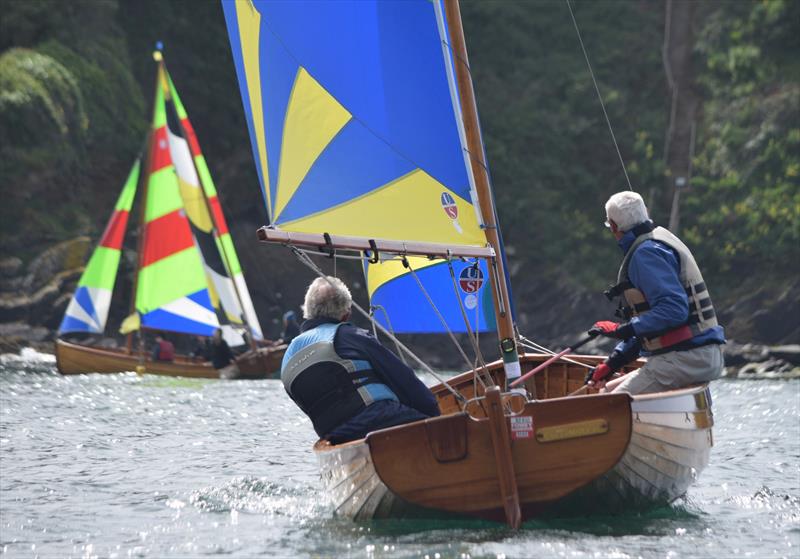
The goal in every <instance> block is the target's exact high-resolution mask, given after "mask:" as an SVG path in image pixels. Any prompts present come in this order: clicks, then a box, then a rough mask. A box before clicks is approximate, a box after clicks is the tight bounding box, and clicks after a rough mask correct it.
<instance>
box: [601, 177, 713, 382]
mask: <svg viewBox="0 0 800 559" xmlns="http://www.w3.org/2000/svg"><path fill="white" fill-rule="evenodd" d="M605 225H606V227H608V228H609V229H610V230H611V232H612V233H613V235H614V238H616V240H617V244H619V247H620V248H621V249H622V252H623V254H624V255H625V256H624V257H623V259H622V265H621V266H620V269H619V272H618V274H617V282H616V284H615V285H613V286H612V287H611V288H610V289H609V290H608V291H606V296H607V297H608V298H609V299H614V298H617V297H619V298H620V299H621V301H620V305H619V308H618V310H617V316H618V317H620V318H621V319H623V320H624V322H622V323H617V322H611V321H605V320H604V321H599V322H596V323H595V324H594V326H593V327H592V329H591V330H590V332H594V333H596V334H600V335H603V336H608V337H612V338H616V339H618V340H620V343H619V344H617V346H616V347H615V348H614V351H613V352H612V353H611V355H610V356H609V357H608V359H606V360H605V362H604V363H602V364H601V365H599V366H597V367H595V368H594V369H592V370H591V371H589V375H587V377H586V382H587V383H588V384H592V385H595V386H598V387H603V386H605V388H606V390H609V391H626V392H629V393H631V394H641V393H647V392H660V391H662V390H670V389H673V388H680V387H682V386H687V385H690V384H694V383H698V382H706V381H710V380H714V379H716V378H719V377H720V376H722V371H723V366H724V363H723V358H722V348H721V344H724V343H725V333H724V331H723V329H722V326H720V325H719V324H718V323H717V318H716V312H715V311H714V306H713V304H712V303H711V297H710V295H709V292H708V287H707V286H706V283H705V280H704V279H703V276H702V274H701V273H700V269H699V268H698V266H697V263H696V262H695V259H694V257H693V256H692V253H691V251H690V250H689V249H688V248H687V247H686V245H685V244H683V242H681V240H680V239H678V237H676V236H675V235H673V234H672V233H670V232H669V231H667V230H666V229H664V228H663V227H656V226H655V225H654V224H653V222H652V221H650V218H649V216H648V214H647V208H646V207H645V204H644V200H642V197H641V196H640V195H639V194H637V193H636V192H631V191H624V192H618V193H616V194H614V195H613V196H612V197H611V198H609V200H608V202H606V222H605ZM640 355H642V356H647V357H648V360H647V362H646V363H645V365H644V366H642V367H641V368H640V369H638V370H636V371H633V372H631V373H628V374H627V375H624V376H622V377H620V378H619V379H615V380H612V381H611V382H609V383H608V384H606V380H608V379H609V378H610V377H611V375H612V374H613V373H615V372H616V371H617V370H619V369H621V368H622V367H623V366H625V365H626V364H627V363H629V362H631V361H633V360H634V359H636V358H637V357H639V356H640Z"/></svg>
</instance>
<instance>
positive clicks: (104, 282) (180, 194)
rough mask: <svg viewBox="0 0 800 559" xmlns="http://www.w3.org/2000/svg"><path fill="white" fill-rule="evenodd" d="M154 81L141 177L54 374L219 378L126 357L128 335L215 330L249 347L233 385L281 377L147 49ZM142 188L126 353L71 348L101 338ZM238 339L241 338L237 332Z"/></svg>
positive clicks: (208, 371) (107, 241)
mask: <svg viewBox="0 0 800 559" xmlns="http://www.w3.org/2000/svg"><path fill="white" fill-rule="evenodd" d="M155 58H156V60H157V62H158V79H157V83H156V95H155V103H154V110H153V124H152V129H151V132H150V134H149V136H148V140H147V143H146V146H147V147H146V152H145V153H146V156H145V161H144V165H143V167H144V169H143V170H142V169H140V167H142V165H141V164H140V161H139V160H137V161H136V162H135V164H134V166H133V169H132V170H131V172H130V175H129V176H128V179H127V181H126V182H125V185H124V187H123V190H122V193H121V194H120V197H119V200H118V201H117V205H116V207H115V209H114V213H113V214H112V216H111V219H110V220H109V223H108V225H107V227H106V230H105V232H104V234H103V236H102V238H101V239H100V242H99V243H98V246H97V247H96V249H95V251H94V253H93V254H92V257H91V259H90V260H89V263H88V264H87V267H86V269H85V271H84V273H83V275H82V277H81V279H80V281H79V283H78V289H77V291H76V292H75V294H74V295H73V297H72V300H71V301H70V303H69V306H68V307H67V310H66V313H65V316H64V319H63V321H62V323H61V326H60V328H59V338H60V339H58V340H57V341H56V348H55V349H56V362H57V364H58V370H59V371H60V372H61V373H62V374H76V373H88V372H102V373H115V372H123V371H139V372H143V373H151V374H159V375H178V376H188V377H199V378H219V373H218V371H217V370H216V369H214V368H213V367H212V366H211V364H210V363H207V362H202V361H197V360H193V359H191V358H188V357H183V356H178V357H176V359H175V360H174V361H171V362H161V361H153V360H151V359H150V358H149V351H146V350H145V348H143V347H139V348H137V349H138V351H134V348H133V343H132V342H133V340H132V334H131V333H132V332H133V331H135V330H139V329H141V330H143V331H148V330H149V331H159V332H174V333H177V334H183V335H193V336H211V335H212V334H213V333H214V331H215V330H216V329H217V328H222V331H223V335H224V337H225V339H226V340H227V341H228V343H229V344H230V345H231V346H237V345H240V346H243V347H244V344H245V336H246V337H247V338H249V340H250V343H251V347H250V349H249V350H248V351H246V352H244V353H243V354H242V355H240V356H239V357H238V358H237V364H238V365H239V377H240V378H264V377H266V376H269V375H272V374H275V373H276V372H277V371H278V370H279V369H280V362H281V359H282V357H283V352H284V350H285V346H284V345H268V344H263V345H261V347H259V343H260V342H262V341H263V335H262V332H261V326H260V325H259V323H258V317H257V316H256V314H255V310H254V309H253V303H252V301H251V299H250V294H249V292H248V289H247V284H246V283H245V280H244V276H243V275H242V270H241V266H240V265H239V259H238V257H237V255H236V249H235V248H234V246H233V242H232V239H231V236H230V233H229V231H228V227H227V224H226V222H225V217H224V215H223V214H222V209H221V205H220V202H219V198H218V197H217V192H216V189H215V187H214V183H213V181H212V180H211V175H210V173H209V171H208V167H207V165H206V162H205V158H204V157H203V154H202V152H201V151H200V146H199V144H198V143H197V139H196V137H195V135H194V131H193V129H192V125H191V123H190V122H189V119H188V117H187V114H186V110H185V109H184V107H183V104H182V103H181V101H180V98H179V97H178V93H177V91H176V89H175V86H174V84H173V83H172V79H171V78H170V76H169V74H168V73H167V70H166V66H165V65H164V62H163V57H162V55H161V52H160V51H156V53H155ZM137 189H141V190H143V196H142V198H143V201H142V203H141V213H140V218H141V221H140V234H139V243H138V247H137V248H138V250H137V270H136V276H135V277H136V279H135V282H134V288H133V293H132V295H131V305H130V306H131V313H132V314H131V316H129V317H128V319H126V320H125V322H124V323H123V328H124V329H125V330H126V331H125V332H123V333H128V344H127V348H126V349H125V350H115V349H108V348H102V347H93V346H91V345H88V344H86V343H85V342H80V343H76V342H70V341H67V340H65V339H63V338H64V337H66V336H72V337H74V336H75V335H87V334H88V335H91V334H102V333H103V331H104V330H105V325H106V321H107V318H108V311H109V307H110V304H111V297H112V293H113V289H114V283H115V279H116V274H117V268H118V266H119V260H120V254H121V249H122V242H123V237H124V234H125V228H126V225H127V222H128V215H129V213H130V211H131V208H132V206H133V200H134V197H135V194H136V190H137ZM245 333H247V334H245Z"/></svg>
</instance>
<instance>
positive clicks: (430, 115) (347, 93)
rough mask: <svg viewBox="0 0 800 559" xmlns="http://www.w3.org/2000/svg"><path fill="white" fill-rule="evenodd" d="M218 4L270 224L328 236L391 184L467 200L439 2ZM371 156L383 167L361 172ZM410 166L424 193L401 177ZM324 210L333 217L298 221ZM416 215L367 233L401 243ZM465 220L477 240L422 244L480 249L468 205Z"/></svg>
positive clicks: (433, 234) (398, 213) (399, 213)
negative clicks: (353, 206)
mask: <svg viewBox="0 0 800 559" xmlns="http://www.w3.org/2000/svg"><path fill="white" fill-rule="evenodd" d="M223 9H224V11H225V17H226V23H227V25H228V29H229V37H230V40H231V50H232V53H233V58H234V64H235V67H236V70H237V75H238V78H239V84H240V90H241V92H242V99H243V103H244V106H245V112H246V115H247V120H248V127H249V130H250V133H251V140H252V142H253V150H254V155H255V157H256V160H257V165H258V167H259V169H258V171H259V174H260V178H261V183H262V185H264V188H265V198H266V199H267V210H268V212H269V215H270V216H271V219H272V221H273V222H274V223H277V224H279V225H280V226H281V228H282V229H285V230H290V231H291V230H309V229H314V228H317V227H325V228H326V229H328V230H329V229H330V226H329V224H330V223H335V222H336V221H337V215H336V214H337V212H336V209H337V208H338V207H344V208H348V207H349V205H348V203H353V202H354V201H355V200H359V199H361V198H363V197H365V196H367V195H370V194H372V193H374V192H375V191H377V190H381V189H386V188H390V189H391V188H402V189H407V190H410V193H411V195H414V196H420V195H421V196H423V197H425V198H432V197H433V196H434V195H435V196H437V197H438V195H439V194H440V193H441V192H443V191H447V192H452V193H453V194H455V195H456V196H458V197H459V198H461V199H462V200H463V201H465V202H466V203H468V204H469V205H470V206H471V205H472V202H473V201H472V199H471V196H470V179H469V174H468V170H467V165H466V163H465V158H464V149H463V146H462V140H461V137H460V135H459V127H458V126H459V125H458V118H459V116H460V115H459V114H458V113H457V111H456V107H455V106H454V101H453V91H454V87H455V85H454V83H452V82H451V80H450V79H449V77H448V72H447V68H448V66H451V65H452V61H451V60H450V59H449V57H445V55H444V52H445V51H444V49H443V45H442V37H441V36H440V31H439V27H438V23H437V15H436V9H435V4H434V3H432V2H430V1H429V0H408V1H404V2H379V1H376V0H343V1H337V2H316V1H310V2H309V1H287V2H283V1H262V0H253V1H252V2H250V1H246V0H239V1H234V2H223ZM373 158H377V159H378V161H380V162H387V164H386V165H384V166H383V167H382V168H381V169H380V172H379V173H374V172H366V170H365V169H363V168H362V167H363V166H364V165H370V162H371V161H372V159H373ZM371 168H372V170H375V169H376V168H377V165H376V164H372V165H371ZM415 170H417V171H419V172H420V173H421V175H420V176H425V177H426V180H427V181H428V183H430V185H429V188H410V189H409V186H408V183H407V182H404V181H403V180H402V179H403V177H405V176H406V175H407V174H408V173H409V172H413V171H415ZM428 179H430V180H428ZM320 212H328V213H329V214H330V218H329V219H328V218H327V217H326V219H325V220H324V222H321V223H318V222H310V221H308V220H304V219H303V218H308V217H309V216H313V215H316V214H318V213H320ZM416 217H417V216H416V215H415V212H414V204H412V203H409V204H406V205H404V206H403V207H399V208H395V211H394V212H393V213H392V214H391V215H387V216H385V219H382V220H381V222H385V223H386V227H385V228H379V230H375V231H371V235H370V237H371V238H387V239H390V238H393V239H398V240H404V239H403V238H402V236H400V237H399V238H398V235H399V231H402V230H403V229H402V228H401V227H399V225H400V224H407V223H408V222H409V221H410V220H414V219H415V218H416ZM347 219H348V220H349V219H351V217H350V216H349V215H348V216H347ZM461 220H462V225H463V226H464V229H465V230H467V231H469V232H471V233H472V232H475V231H477V234H474V235H467V236H459V235H453V234H450V232H449V229H446V228H444V229H441V230H436V229H432V230H431V231H430V232H429V233H430V235H429V236H428V240H429V241H430V242H445V243H449V244H452V245H463V244H469V245H474V244H476V243H478V244H485V235H482V234H481V233H480V231H479V228H478V227H477V225H478V223H477V222H478V218H477V213H476V212H475V210H474V208H471V209H470V211H468V212H466V211H465V212H463V213H462V216H461ZM287 222H290V223H287ZM294 224H298V227H297V228H294V227H293V226H294ZM406 229H407V227H406ZM328 232H333V231H330V230H329V231H328ZM442 232H444V236H443V237H442V236H440V233H442Z"/></svg>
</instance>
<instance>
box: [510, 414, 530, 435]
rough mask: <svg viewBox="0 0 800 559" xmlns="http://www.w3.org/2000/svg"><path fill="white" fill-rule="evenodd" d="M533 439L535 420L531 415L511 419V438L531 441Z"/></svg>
mask: <svg viewBox="0 0 800 559" xmlns="http://www.w3.org/2000/svg"><path fill="white" fill-rule="evenodd" d="M532 437H533V418H532V417H531V416H529V415H522V416H519V417H512V418H511V438H512V439H514V440H516V439H530V438H532Z"/></svg>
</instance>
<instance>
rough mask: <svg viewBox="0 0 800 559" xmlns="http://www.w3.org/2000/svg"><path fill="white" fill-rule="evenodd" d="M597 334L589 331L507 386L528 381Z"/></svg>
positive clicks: (512, 386)
mask: <svg viewBox="0 0 800 559" xmlns="http://www.w3.org/2000/svg"><path fill="white" fill-rule="evenodd" d="M597 334H598V332H595V331H594V330H590V331H589V333H588V334H587V336H586V337H585V338H583V339H582V340H581V341H579V342H578V343H576V344H573V345H571V346H569V347H568V348H567V349H565V350H564V351H560V352H559V353H556V354H555V355H554V356H552V357H551V358H550V359H548V360H547V361H545V362H544V363H542V364H541V365H539V366H538V367H536V368H535V369H533V370H531V371H528V372H527V373H525V374H524V375H522V376H521V377H519V378H518V379H517V380H515V381H514V382H512V383H511V384H510V385H509V386H510V387H511V388H514V387H515V386H517V385H519V384H521V383H522V382H523V381H525V379H528V378H530V377H532V376H533V375H535V374H536V373H538V372H539V371H541V370H542V369H544V368H545V367H547V366H548V365H549V364H550V363H552V362H553V361H557V360H559V359H561V358H562V357H564V356H565V355H566V354H568V353H571V352H573V351H575V350H576V349H578V348H579V347H581V346H583V345H584V344H587V343H589V342H590V341H591V340H592V339H594V337H595V336H597Z"/></svg>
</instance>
